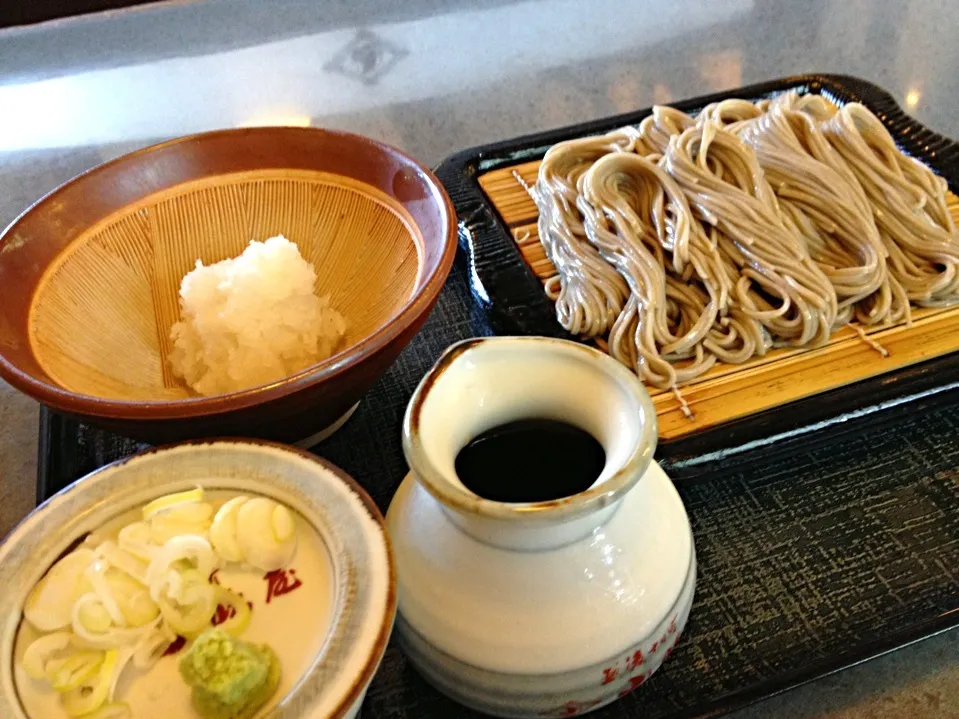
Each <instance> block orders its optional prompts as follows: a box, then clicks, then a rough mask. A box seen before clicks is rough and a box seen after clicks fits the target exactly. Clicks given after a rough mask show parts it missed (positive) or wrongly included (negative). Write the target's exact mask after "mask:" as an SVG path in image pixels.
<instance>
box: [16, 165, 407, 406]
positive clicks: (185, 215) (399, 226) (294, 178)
mask: <svg viewBox="0 0 959 719" xmlns="http://www.w3.org/2000/svg"><path fill="white" fill-rule="evenodd" d="M278 234H282V235H284V236H285V237H287V239H289V240H291V241H293V242H295V243H296V244H297V246H298V247H299V249H300V253H301V254H302V255H303V257H304V258H305V259H306V260H307V261H309V262H310V263H312V264H313V266H314V268H315V270H316V274H317V281H316V287H315V289H316V292H317V293H318V294H319V295H323V296H327V297H328V298H329V299H330V302H331V304H332V306H333V307H334V308H335V309H336V310H337V311H339V312H340V313H341V314H342V315H343V316H344V317H345V318H346V322H347V344H348V345H354V344H356V343H357V342H359V341H361V340H363V339H364V338H366V337H368V336H370V335H371V334H373V333H374V332H375V331H376V330H377V329H378V328H380V327H382V326H384V325H385V324H387V323H388V322H389V321H390V319H391V318H393V317H395V316H396V315H397V313H398V312H399V311H400V309H401V308H402V307H403V306H404V305H405V304H406V303H407V302H409V300H410V299H411V297H412V295H413V293H414V290H415V288H416V285H417V278H418V273H420V272H422V266H423V256H424V251H423V240H422V237H421V236H420V234H419V232H418V229H417V227H416V224H415V223H414V221H413V219H412V218H411V217H410V216H409V214H408V213H407V212H406V210H405V209H404V208H403V206H402V205H401V204H400V203H398V202H396V201H395V200H394V199H393V198H391V197H388V196H387V195H386V194H385V193H383V192H381V191H380V190H379V189H377V188H376V187H374V186H372V185H369V184H366V183H364V182H361V181H359V180H355V179H352V178H349V177H345V176H342V175H338V174H332V173H326V172H321V171H313V170H305V169H260V170H255V171H243V172H235V173H230V174H225V175H217V176H212V177H203V178H200V179H196V180H193V181H189V182H186V183H183V184H179V185H176V186H173V187H170V188H168V189H165V190H163V191H161V192H157V193H153V194H150V195H147V196H146V197H144V198H142V199H139V200H138V201H137V202H135V203H132V204H129V205H127V206H125V207H123V208H121V209H120V210H118V211H116V212H113V213H111V214H109V215H108V216H106V217H104V218H103V219H102V220H100V221H99V222H97V223H96V224H94V225H93V226H91V227H89V228H88V229H85V230H84V231H82V232H81V233H80V234H79V235H78V236H77V237H76V239H75V240H73V241H72V242H70V244H69V245H68V246H67V247H65V248H64V250H63V251H62V252H61V253H60V254H59V255H58V256H57V257H56V258H55V259H54V261H53V262H52V263H51V265H50V266H49V267H48V268H47V270H46V271H45V272H44V274H43V276H42V278H41V279H40V281H39V283H38V284H37V286H36V290H35V293H34V295H33V299H32V302H31V305H30V310H29V342H30V346H31V349H32V352H33V355H34V357H35V359H36V362H37V363H38V364H39V366H40V367H41V368H42V370H43V372H44V373H45V374H46V375H47V376H48V377H49V378H50V379H51V380H53V381H54V382H55V383H56V384H58V385H60V386H61V387H63V388H65V389H67V390H69V391H71V392H75V393H78V394H82V395H87V396H92V397H100V398H109V399H121V400H136V401H144V400H176V399H183V398H186V397H190V396H192V393H191V392H190V391H189V390H188V389H187V388H186V387H185V386H184V385H183V384H182V383H181V381H179V380H178V379H177V378H175V377H174V376H173V375H172V373H171V370H170V365H169V362H168V360H167V358H168V356H169V354H170V351H171V349H172V343H171V342H170V328H171V327H172V325H173V324H174V322H176V321H177V320H178V319H179V294H178V293H179V287H180V282H181V280H182V279H183V276H184V275H185V274H186V273H187V272H189V271H190V270H191V269H193V267H194V265H195V263H196V261H197V260H198V259H199V260H202V261H203V263H204V264H211V263H214V262H218V261H220V260H223V259H226V258H228V257H235V256H237V255H239V254H240V253H241V252H242V251H243V250H244V248H245V247H246V246H247V244H248V243H249V242H250V241H251V240H265V239H267V238H269V237H273V236H275V235H278Z"/></svg>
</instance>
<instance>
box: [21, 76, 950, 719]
mask: <svg viewBox="0 0 959 719" xmlns="http://www.w3.org/2000/svg"><path fill="white" fill-rule="evenodd" d="M840 82H841V83H843V86H844V87H846V88H847V89H846V90H845V91H844V92H847V93H852V92H853V91H854V90H855V88H859V89H858V90H856V92H859V95H852V94H846V95H843V96H842V97H845V98H847V99H848V98H851V97H853V96H860V95H862V94H869V93H874V92H881V91H878V90H876V89H875V88H873V87H872V86H871V85H866V84H864V83H861V82H860V81H855V80H850V79H848V78H834V77H829V78H826V77H819V76H817V78H816V79H814V78H804V79H803V78H794V79H793V80H790V81H779V82H777V83H767V84H765V85H759V86H755V87H753V88H747V89H746V90H741V91H737V93H738V94H743V93H746V92H747V91H749V92H750V94H751V96H757V97H758V96H759V95H762V94H766V93H768V92H774V91H776V90H777V89H782V88H783V87H796V86H800V85H803V84H804V83H805V85H808V86H809V87H819V88H820V89H821V90H825V88H827V83H830V84H828V87H830V88H833V87H835V86H836V85H837V84H838V83H840ZM816 83H818V85H817V84H816ZM849 88H853V90H850V89H849ZM829 92H833V90H829ZM718 97H720V96H713V97H710V98H701V99H700V100H698V101H691V103H698V104H700V105H701V104H703V103H705V102H708V101H710V100H712V99H717V98H718ZM885 97H888V96H885ZM889 103H892V101H891V99H889ZM893 104H894V103H893ZM681 106H683V107H687V108H689V109H692V108H693V107H694V105H693V104H690V103H686V104H683V105H681ZM872 106H873V107H874V108H875V105H872ZM890 112H891V111H890ZM643 115H644V113H632V114H630V115H625V116H621V117H619V118H613V119H610V120H605V121H602V122H600V123H593V124H590V125H587V126H581V127H579V128H576V129H575V131H576V132H578V133H579V134H588V133H590V132H600V131H603V130H605V129H608V128H610V127H614V126H617V125H622V124H625V123H627V122H631V121H632V122H635V121H636V120H638V119H639V118H641V117H642V116H643ZM885 117H886V119H887V121H889V118H891V117H892V118H893V119H895V118H897V117H899V115H896V116H895V117H894V116H892V115H890V114H888V113H887V114H886V115H885ZM900 119H901V118H900ZM573 132H574V130H573V129H569V130H562V131H557V132H555V133H548V134H546V135H539V136H536V138H533V140H530V139H521V140H516V141H510V142H508V143H500V144H499V145H496V146H492V147H490V148H486V149H481V150H474V151H468V152H467V153H461V154H460V155H457V156H455V157H454V158H452V159H450V160H449V161H447V162H446V163H444V164H443V166H442V167H441V168H440V173H441V175H442V176H443V177H444V178H445V181H446V182H447V183H448V187H449V189H450V190H451V194H452V196H453V199H454V203H455V204H456V206H457V208H458V211H459V212H460V215H461V218H462V220H463V222H462V224H461V240H462V244H463V247H464V250H466V251H464V252H461V254H460V255H459V257H458V258H457V262H456V264H455V266H454V269H453V271H452V273H451V275H450V278H449V280H448V281H447V283H446V286H445V287H444V289H443V291H442V293H441V295H440V298H439V302H438V304H437V306H436V309H435V310H434V311H433V313H432V314H431V316H430V318H429V320H428V321H427V323H426V326H425V327H424V329H423V331H422V332H420V334H419V335H417V336H416V337H415V338H414V340H413V342H412V343H411V344H410V346H409V347H407V348H406V349H405V350H404V351H403V353H402V354H401V355H400V357H399V359H398V360H397V362H396V363H395V364H394V365H393V366H392V367H391V368H390V369H389V371H388V372H387V373H386V375H385V376H384V377H383V378H382V379H381V380H380V381H379V382H378V383H377V384H376V385H375V386H374V388H373V389H372V390H371V391H370V393H369V394H368V395H367V396H366V397H365V399H364V400H363V402H362V404H361V405H360V408H359V409H358V411H357V412H356V414H355V415H354V417H353V418H352V419H351V420H350V421H349V422H348V423H347V424H346V425H345V426H344V427H343V428H342V429H341V430H340V431H339V432H337V433H336V434H335V435H334V436H333V437H332V438H330V439H329V440H327V441H326V442H324V443H322V444H320V445H318V446H317V447H315V448H313V451H314V452H316V453H317V454H319V455H321V456H323V457H326V458H327V459H329V460H331V461H333V462H334V463H336V464H337V465H339V466H340V467H342V468H343V469H345V470H346V471H347V472H349V473H350V474H351V475H352V476H353V477H355V478H356V479H357V480H358V481H359V482H360V483H361V484H362V485H363V486H364V487H365V488H366V489H367V490H368V491H369V493H370V495H371V496H372V497H373V499H374V501H375V502H376V504H377V505H378V506H379V507H380V509H381V510H383V511H385V510H386V508H387V507H388V505H389V502H390V499H391V498H392V496H393V493H394V492H395V491H396V488H397V486H398V485H399V483H400V481H401V480H402V478H403V475H404V474H405V472H406V465H405V462H404V459H403V453H402V447H401V443H400V425H401V420H402V416H403V412H404V409H405V407H406V403H407V402H408V400H409V398H410V395H411V394H412V392H413V389H414V388H415V386H416V384H417V383H418V381H419V380H420V378H421V377H422V376H423V374H424V373H425V372H426V371H427V370H428V369H429V367H430V366H431V365H432V364H433V362H435V360H436V359H437V357H438V356H439V355H440V353H441V352H442V351H443V349H444V348H445V347H447V346H448V345H450V344H452V343H453V342H455V341H457V340H460V339H464V338H466V337H471V336H477V335H487V334H491V333H493V332H494V331H501V332H502V331H504V330H505V329H506V328H508V327H509V326H510V325H509V323H510V322H514V323H515V322H533V321H534V320H535V318H536V317H537V316H539V317H540V320H543V319H544V317H547V315H542V314H539V315H537V312H538V311H537V310H535V308H532V309H531V306H532V305H513V304H509V303H505V304H504V303H499V304H497V302H495V301H493V302H492V306H488V307H486V308H481V307H480V305H479V304H477V302H475V301H474V299H473V297H472V296H471V293H473V292H476V289H477V286H478V285H477V283H480V286H482V287H483V288H484V289H486V291H487V292H492V293H493V294H492V295H491V297H494V296H496V297H498V296H499V294H498V292H499V291H498V289H497V288H498V287H500V284H499V283H500V282H505V283H506V284H511V283H513V281H512V280H508V279H504V277H503V276H500V274H499V273H500V272H501V270H500V269H497V267H498V266H499V265H497V263H496V262H493V261H492V259H491V258H490V256H489V255H487V254H484V253H483V252H480V253H479V255H477V254H476V253H475V252H472V253H471V252H469V250H470V249H471V247H473V246H474V245H475V244H476V243H477V242H481V241H487V242H491V243H494V248H493V249H494V251H498V252H502V253H503V254H504V257H505V258H506V260H507V262H506V264H505V265H504V267H505V268H506V269H505V270H502V271H503V272H505V275H504V276H505V277H513V278H514V279H515V280H516V282H521V279H516V278H521V273H520V270H524V271H525V265H520V264H517V263H518V262H522V260H521V259H519V258H518V257H513V254H511V253H513V252H514V250H513V247H512V246H511V245H508V244H505V245H504V244H502V243H501V244H500V245H495V243H496V239H495V232H498V231H500V230H498V229H497V224H496V223H497V221H498V220H497V218H496V217H495V216H493V215H491V214H490V213H489V208H488V207H486V206H484V205H483V204H482V203H481V202H480V201H481V199H482V197H481V195H480V194H479V191H478V187H476V185H475V181H472V182H471V181H470V175H469V173H470V172H472V173H475V172H477V171H479V170H482V169H485V167H486V165H484V164H483V163H489V162H492V163H496V162H507V161H522V160H525V159H529V158H530V157H533V156H534V155H532V154H525V155H524V154H523V153H524V152H540V153H542V151H543V150H544V149H545V146H546V145H548V144H551V143H552V142H555V141H557V140H560V139H564V138H565V137H569V136H572V134H571V133H573ZM928 137H929V136H927V138H928ZM919 142H921V143H925V144H930V147H935V148H939V149H936V150H935V151H936V152H937V156H945V155H947V154H948V155H949V156H950V157H951V158H952V159H951V160H950V161H949V163H950V164H949V166H950V167H955V166H956V164H957V163H956V150H955V147H954V146H953V145H952V144H951V143H948V141H945V140H942V143H947V144H936V143H937V142H939V140H938V139H936V138H931V139H927V140H920V141H919ZM536 143H539V144H536ZM531 147H533V148H534V149H533V150H532V151H530V150H529V148H531ZM523 148H526V150H524V149H523ZM907 149H911V150H914V149H916V148H915V147H912V146H909V147H908V148H907ZM510 153H514V154H513V156H512V159H511V160H510V159H508V158H509V157H510ZM470 158H472V159H470ZM469 168H472V169H469ZM937 169H940V168H937ZM940 171H944V170H942V169H940ZM944 174H945V171H944ZM954 179H955V178H954V177H953V176H950V182H952V181H953V180H954ZM484 238H485V239H484ZM496 247H498V248H499V249H498V250H497V249H496ZM484 258H486V259H485V260H484ZM511 258H512V259H511ZM533 290H535V293H534V292H533ZM539 292H540V291H539V288H538V287H535V286H530V303H532V301H533V300H534V299H536V300H541V299H542V297H541V295H540V294H539ZM534 294H535V297H534ZM548 318H549V319H551V315H548ZM529 326H530V327H533V325H529ZM553 328H554V330H555V322H554V323H553ZM547 330H548V328H547V327H546V326H545V325H544V326H542V327H538V329H537V331H538V332H539V333H540V334H556V333H555V331H554V332H549V331H547ZM947 359H948V358H943V359H942V360H938V361H937V362H944V363H945V364H942V365H939V366H940V367H941V375H937V373H936V372H933V371H932V370H929V369H926V370H923V369H921V368H923V367H926V365H920V366H917V367H915V368H911V369H912V371H914V372H915V373H916V375H915V376H914V377H912V378H906V377H905V376H904V375H902V376H899V375H897V377H898V379H897V380H896V381H895V382H899V381H902V382H904V383H905V384H907V385H909V387H910V388H911V389H910V390H909V391H905V392H904V391H898V389H893V390H888V391H890V392H891V394H889V395H887V400H886V403H885V404H882V403H881V402H879V401H878V400H876V401H873V402H870V403H865V404H863V405H861V406H860V407H859V408H858V411H855V409H856V408H848V407H847V408H845V409H843V408H842V404H841V398H839V399H837V400H836V401H835V402H836V404H838V405H840V406H838V407H836V408H834V411H832V412H831V413H830V412H829V411H826V410H823V411H824V412H825V419H823V420H822V421H819V422H818V424H817V423H816V422H806V423H804V424H801V425H800V426H799V427H798V428H797V427H786V428H785V429H782V430H776V429H775V428H776V427H778V426H779V425H776V424H775V423H773V425H772V426H771V427H770V429H769V430H768V431H766V432H765V434H764V435H763V436H764V437H765V440H764V441H743V442H739V443H738V444H735V443H734V444H735V446H734V447H733V449H731V450H730V449H728V448H727V449H722V450H715V449H709V448H708V446H707V448H706V450H705V451H699V452H698V453H697V452H695V451H694V450H695V446H692V448H691V449H689V448H688V450H687V453H686V454H673V456H671V457H664V456H661V455H660V460H661V462H662V463H663V465H664V466H665V467H666V468H667V470H668V471H669V472H670V473H671V474H672V475H673V476H674V478H679V477H682V478H683V479H682V481H678V482H677V488H678V489H679V492H680V494H681V496H682V498H683V501H684V502H685V505H686V508H687V510H688V511H689V514H690V518H691V522H692V527H693V533H694V535H695V542H696V549H697V560H698V563H699V567H698V577H699V578H698V585H697V589H696V596H695V599H694V604H693V609H692V613H691V615H690V620H689V624H688V625H687V628H686V630H685V632H684V635H683V637H682V639H681V640H680V642H679V643H678V644H677V646H676V649H675V651H674V653H673V655H672V656H671V658H670V660H669V661H668V662H667V663H666V664H665V665H664V666H663V668H662V669H661V670H660V671H659V672H657V673H656V674H655V675H654V676H653V677H652V678H651V679H650V680H649V681H647V682H646V684H645V685H644V686H643V687H642V688H640V689H639V690H638V691H636V692H634V693H633V694H632V695H630V696H628V697H626V698H624V699H622V700H620V701H617V702H615V703H614V704H612V705H610V706H609V707H606V708H604V709H602V710H599V711H597V712H595V713H593V714H590V716H592V717H596V719H693V718H704V717H715V716H718V715H720V714H723V713H725V712H727V711H730V710H733V709H736V708H738V707H742V706H744V705H746V704H748V703H751V702H754V701H757V700H760V699H762V698H765V697H768V696H771V695H773V694H777V693H779V692H782V691H785V690H787V689H789V688H791V687H794V686H797V685H799V684H802V683H804V682H807V681H810V680H812V679H815V678H817V677H821V676H823V675H825V674H829V673H831V672H835V671H838V670H841V669H842V668H844V667H847V666H850V665H853V664H857V663H859V662H862V661H864V660H866V659H869V658H871V657H874V656H877V655H879V654H883V653H885V652H888V651H891V650H894V649H896V648H898V647H900V646H903V645H905V644H908V643H911V642H914V641H917V640H920V639H923V638H925V637H928V636H931V635H933V634H936V633H938V632H941V631H945V630H947V629H950V628H952V627H955V626H959V512H957V511H956V509H957V508H959V382H953V383H952V384H950V383H949V380H948V378H949V377H953V376H954V374H953V373H954V371H955V369H954V367H953V365H952V364H950V362H954V360H948V361H947ZM930 366H932V365H930ZM895 382H894V383H893V384H895ZM874 389H875V391H877V392H880V391H886V390H883V388H882V387H878V388H874ZM826 397H827V395H820V397H819V399H820V404H825V405H830V406H831V405H832V399H830V400H829V401H828V402H823V399H824V398H826ZM862 397H868V394H863V395H862ZM743 431H744V432H745V430H743ZM777 432H778V434H777ZM754 434H755V430H754ZM744 436H746V435H744ZM770 438H772V439H770ZM704 446H705V445H704ZM142 447H143V445H140V444H138V443H136V442H134V441H133V440H129V439H126V438H123V437H119V436H117V435H114V434H110V433H108V432H104V431H101V430H98V429H96V428H93V427H90V426H88V425H86V424H84V423H82V422H78V421H76V420H74V419H69V418H66V417H64V416H62V415H60V414H57V413H55V412H52V411H49V410H47V409H46V408H43V409H41V417H40V457H39V460H40V462H39V473H38V484H37V495H38V500H43V499H45V498H46V497H48V496H50V495H51V494H52V493H54V492H56V491H58V490H59V489H61V488H63V487H64V486H66V485H67V484H69V483H71V482H73V481H74V480H77V479H78V478H80V477H82V476H83V475H84V474H86V473H88V472H90V471H93V470H94V469H97V468H98V467H100V466H103V465H104V464H107V463H109V462H111V461H114V460H116V459H119V458H121V457H125V456H127V455H129V454H132V453H133V452H136V451H137V450H138V449H141V448H142ZM561 629H562V628H557V630H558V631H561ZM363 716H364V717H365V719H380V718H383V719H459V718H464V719H473V718H475V717H479V716H480V715H478V714H476V713H475V712H472V711H469V710H466V709H464V708H462V707H460V706H458V705H456V704H454V703H452V702H451V701H450V700H448V699H446V698H445V697H444V696H442V695H440V694H439V693H438V692H436V691H435V690H433V689H432V688H431V687H430V686H429V685H428V684H427V683H426V682H425V681H423V680H422V679H421V678H420V677H419V675H418V674H416V672H415V671H414V670H413V669H412V667H411V666H410V665H409V663H408V662H407V661H406V659H405V657H404V656H403V654H402V653H401V652H400V651H399V649H398V648H397V646H396V645H395V643H391V644H390V646H389V648H388V650H387V653H386V656H385V657H384V660H383V663H382V665H381V667H380V670H379V672H378V673H377V675H376V677H375V678H374V680H373V683H372V685H371V686H370V689H369V692H368V694H367V699H366V702H365V704H364V709H363Z"/></svg>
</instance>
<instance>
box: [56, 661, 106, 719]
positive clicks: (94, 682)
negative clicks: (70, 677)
mask: <svg viewBox="0 0 959 719" xmlns="http://www.w3.org/2000/svg"><path fill="white" fill-rule="evenodd" d="M116 663H117V650H116V649H108V650H107V652H106V654H105V655H104V657H103V662H102V663H101V664H100V668H99V670H98V671H97V672H96V673H95V674H94V675H93V676H92V677H90V678H89V679H87V680H86V681H84V682H83V683H82V684H81V685H80V686H78V687H76V688H75V689H71V690H70V691H68V692H65V693H64V694H63V695H62V697H61V700H62V702H63V708H64V710H66V712H67V714H69V715H70V716H72V717H80V716H83V715H84V714H89V713H91V712H93V711H96V710H97V709H99V708H100V707H101V706H102V705H103V703H104V702H105V701H106V700H107V695H108V694H109V692H110V682H111V680H112V679H113V669H114V667H115V666H116Z"/></svg>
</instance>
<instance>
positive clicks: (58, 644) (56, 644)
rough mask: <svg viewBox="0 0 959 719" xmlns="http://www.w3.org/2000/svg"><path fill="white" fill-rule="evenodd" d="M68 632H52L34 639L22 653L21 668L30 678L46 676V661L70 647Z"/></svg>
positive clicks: (71, 636)
mask: <svg viewBox="0 0 959 719" xmlns="http://www.w3.org/2000/svg"><path fill="white" fill-rule="evenodd" d="M72 638H73V635H72V634H71V633H70V632H54V633H53V634H46V635H44V636H42V637H40V638H39V639H35V640H34V641H33V642H31V643H30V646H28V647H27V649H26V651H25V652H24V653H23V662H22V663H23V670H24V671H25V672H26V673H27V676H28V677H30V678H31V679H46V678H47V669H46V667H47V663H48V662H49V661H50V659H51V658H53V657H54V656H56V655H58V654H61V653H63V652H64V651H66V650H67V649H69V648H70V640H71V639H72Z"/></svg>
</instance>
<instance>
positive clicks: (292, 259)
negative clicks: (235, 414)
mask: <svg viewBox="0 0 959 719" xmlns="http://www.w3.org/2000/svg"><path fill="white" fill-rule="evenodd" d="M315 282H316V272H315V271H314V270H313V266H312V265H311V264H310V263H308V262H307V261H306V260H304V259H303V257H302V256H301V255H300V251H299V249H298V248H297V246H296V245H295V244H294V243H292V242H290V241H289V240H287V239H286V238H285V237H283V236H282V235H278V236H277V237H271V238H270V239H268V240H266V241H265V242H251V243H250V245H249V246H248V247H247V248H246V249H245V250H244V251H243V254H241V255H240V256H239V257H236V258H234V259H230V260H223V261H222V262H217V263H216V264H213V265H210V266H209V267H204V266H203V263H202V262H201V261H200V260H197V263H196V269H194V270H192V271H191V272H189V273H188V274H187V275H186V276H185V277H184V278H183V282H182V283H181V284H180V321H179V322H177V323H176V324H174V325H173V328H172V329H171V330H170V339H171V340H172V341H173V351H172V353H171V354H170V364H171V365H172V368H173V372H174V373H175V374H176V375H177V376H178V377H181V378H182V379H183V380H184V381H186V383H187V384H188V385H189V386H190V387H191V388H192V389H193V390H194V391H195V392H197V393H198V394H202V395H215V394H223V393H225V392H235V391H237V390H241V389H248V388H250V387H256V386H258V385H262V384H268V383H270V382H275V381H276V380H279V379H282V378H284V377H288V376H289V375H291V374H294V373H296V372H298V371H299V370H302V369H304V368H306V367H309V366H310V365H312V364H315V363H317V362H320V361H322V360H324V359H326V358H327V357H330V356H331V355H333V354H334V353H335V352H336V351H337V349H339V347H340V346H341V344H342V343H343V340H344V337H345V334H346V322H345V320H344V319H343V316H342V315H341V314H340V313H338V312H337V311H336V310H334V309H333V308H332V307H331V306H330V304H329V301H328V300H327V299H326V298H323V297H317V296H316V295H315V294H314V293H313V285H314V283H315Z"/></svg>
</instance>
